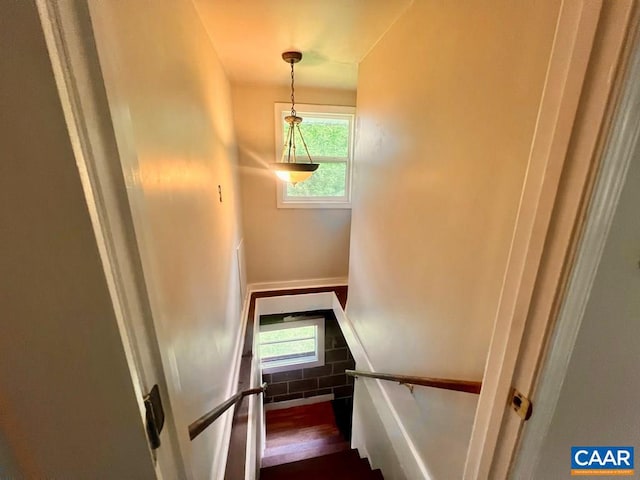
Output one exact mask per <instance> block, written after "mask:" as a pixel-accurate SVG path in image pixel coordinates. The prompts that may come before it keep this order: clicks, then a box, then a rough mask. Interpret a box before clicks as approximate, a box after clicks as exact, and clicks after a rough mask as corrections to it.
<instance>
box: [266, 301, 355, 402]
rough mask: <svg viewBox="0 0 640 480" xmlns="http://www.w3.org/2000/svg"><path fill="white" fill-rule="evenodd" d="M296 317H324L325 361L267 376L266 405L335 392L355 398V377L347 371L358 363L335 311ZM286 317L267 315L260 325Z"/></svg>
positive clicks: (338, 395)
mask: <svg viewBox="0 0 640 480" xmlns="http://www.w3.org/2000/svg"><path fill="white" fill-rule="evenodd" d="M294 314H295V315H302V314H306V315H308V314H314V315H322V316H324V328H325V332H324V350H325V352H324V361H325V364H324V365H323V366H321V367H313V368H299V369H294V370H289V371H286V372H279V373H271V374H263V375H262V379H263V381H265V382H267V384H268V385H269V386H268V388H267V392H266V394H265V396H264V402H265V403H270V402H282V401H285V400H294V399H297V398H308V397H314V396H317V395H325V394H328V393H333V394H334V396H335V398H348V397H353V380H354V379H353V377H347V376H346V375H345V374H344V371H345V370H346V369H349V370H351V369H354V368H355V361H354V360H353V356H352V355H351V352H350V351H349V348H348V347H347V342H346V341H345V339H344V336H343V335H342V332H341V331H340V327H339V326H338V321H337V320H336V317H335V315H334V314H333V311H332V310H321V311H314V312H295V313H294ZM288 315H292V313H286V314H282V315H263V316H261V317H260V323H261V324H266V323H276V322H278V321H282V319H283V318H284V317H285V316H288Z"/></svg>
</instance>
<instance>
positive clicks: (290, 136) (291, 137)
mask: <svg viewBox="0 0 640 480" xmlns="http://www.w3.org/2000/svg"><path fill="white" fill-rule="evenodd" d="M294 63H295V62H293V61H291V116H292V117H297V112H296V89H295V86H294V79H295V76H294V73H293V65H294ZM296 128H297V129H298V134H299V135H300V140H302V145H304V149H305V151H306V152H307V158H308V159H309V163H313V160H312V158H311V154H310V153H309V147H307V142H306V141H305V139H304V137H303V136H302V131H301V130H300V124H299V123H296V122H295V120H294V119H291V123H290V125H289V130H288V132H287V140H286V143H285V147H288V148H287V155H286V156H287V163H291V156H292V155H291V154H292V153H293V163H296V139H295V129H296ZM284 156H285V155H284V151H283V157H284Z"/></svg>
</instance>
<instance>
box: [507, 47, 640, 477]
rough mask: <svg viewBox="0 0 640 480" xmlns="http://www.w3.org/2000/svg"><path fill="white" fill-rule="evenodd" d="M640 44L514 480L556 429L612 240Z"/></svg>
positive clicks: (639, 132) (633, 115)
mask: <svg viewBox="0 0 640 480" xmlns="http://www.w3.org/2000/svg"><path fill="white" fill-rule="evenodd" d="M639 77H640V43H637V44H636V47H635V50H634V53H633V58H632V61H631V66H630V69H629V72H628V73H627V82H626V88H625V92H624V93H623V97H622V101H621V103H620V106H619V108H618V113H617V115H616V119H615V123H614V125H613V128H612V131H611V136H610V139H609V143H608V145H607V148H606V151H605V153H604V156H603V159H602V166H601V171H600V174H599V178H598V181H597V184H596V188H595V192H594V195H593V199H592V204H591V206H590V209H589V213H588V218H587V223H586V228H585V231H584V234H583V237H582V240H581V242H580V247H579V250H578V255H577V258H576V262H575V265H574V268H573V271H572V273H571V278H570V280H569V287H568V289H567V293H566V296H565V298H564V301H563V304H562V306H561V309H560V314H559V317H558V321H557V326H556V328H555V330H554V332H553V334H552V337H551V340H550V347H549V350H548V353H547V356H546V359H545V361H544V364H543V367H542V371H541V375H540V382H539V384H538V387H537V391H536V394H535V402H536V416H535V418H532V419H531V421H530V422H529V424H528V425H527V428H525V429H524V432H523V437H522V443H521V447H520V450H519V451H518V453H517V456H516V459H515V463H514V467H513V470H512V475H513V478H519V479H531V478H533V475H534V474H535V470H536V467H537V463H538V458H539V455H540V451H541V450H542V445H543V443H544V440H545V437H546V435H547V433H548V431H549V428H550V426H551V422H552V420H553V415H554V412H555V409H556V406H557V404H558V400H559V398H560V393H561V391H562V387H563V385H564V380H565V377H566V374H567V370H568V368H569V362H570V360H571V356H572V353H573V349H574V346H575V343H576V339H577V337H578V332H579V331H580V327H581V325H582V319H583V316H584V313H585V310H586V307H587V302H588V300H589V296H590V293H591V288H592V286H593V282H594V280H595V276H596V272H597V270H598V266H599V264H600V259H601V257H602V253H603V250H604V246H605V242H606V240H607V238H608V234H609V230H610V229H611V224H612V222H613V217H614V215H615V212H616V207H617V206H618V201H619V198H620V193H621V192H622V187H623V186H624V182H625V179H626V174H627V171H628V168H629V164H630V163H631V160H632V158H633V156H634V153H637V148H638V139H639V138H640V83H638V82H637V81H634V79H637V78H639Z"/></svg>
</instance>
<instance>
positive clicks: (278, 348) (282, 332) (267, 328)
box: [259, 317, 324, 373]
mask: <svg viewBox="0 0 640 480" xmlns="http://www.w3.org/2000/svg"><path fill="white" fill-rule="evenodd" d="M259 345H260V346H259V348H260V365H261V366H262V373H277V372H284V371H286V370H291V369H293V368H302V367H304V368H309V367H320V366H322V365H324V318H323V317H317V318H307V319H304V320H295V321H286V320H285V321H284V322H279V323H272V324H268V325H260V333H259Z"/></svg>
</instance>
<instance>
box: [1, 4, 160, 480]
mask: <svg viewBox="0 0 640 480" xmlns="http://www.w3.org/2000/svg"><path fill="white" fill-rule="evenodd" d="M0 45H1V47H0V69H1V73H0V145H2V148H1V151H2V153H1V155H0V385H1V387H0V412H1V413H0V478H29V479H31V478H34V479H35V478H136V479H147V478H155V473H154V468H153V463H152V459H151V455H150V453H149V450H148V448H147V441H146V436H145V431H144V424H143V419H142V418H141V414H140V411H139V409H138V403H137V401H136V397H135V393H134V386H133V384H132V380H131V377H130V372H129V369H128V366H127V363H126V359H125V352H124V349H123V345H122V341H121V338H120V332H119V330H118V325H117V320H116V315H115V313H114V310H113V306H112V302H111V298H110V296H109V290H108V286H107V282H106V280H105V276H104V272H103V268H102V264H101V261H100V256H99V253H98V248H97V245H96V239H95V237H94V233H93V229H92V224H91V219H90V216H89V212H88V209H87V205H86V201H85V197H84V193H83V189H82V184H81V181H80V174H79V172H78V168H77V166H76V162H75V158H74V155H73V152H72V149H71V144H70V141H69V136H68V133H67V129H66V126H65V121H64V116H63V112H62V107H61V104H60V100H59V98H58V93H57V90H56V86H55V82H54V78H53V72H52V69H51V65H50V62H49V57H48V53H47V49H46V46H45V41H44V37H43V33H42V30H41V27H40V23H39V19H38V14H37V10H36V7H35V4H34V2H31V1H20V2H3V4H2V15H0Z"/></svg>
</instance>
